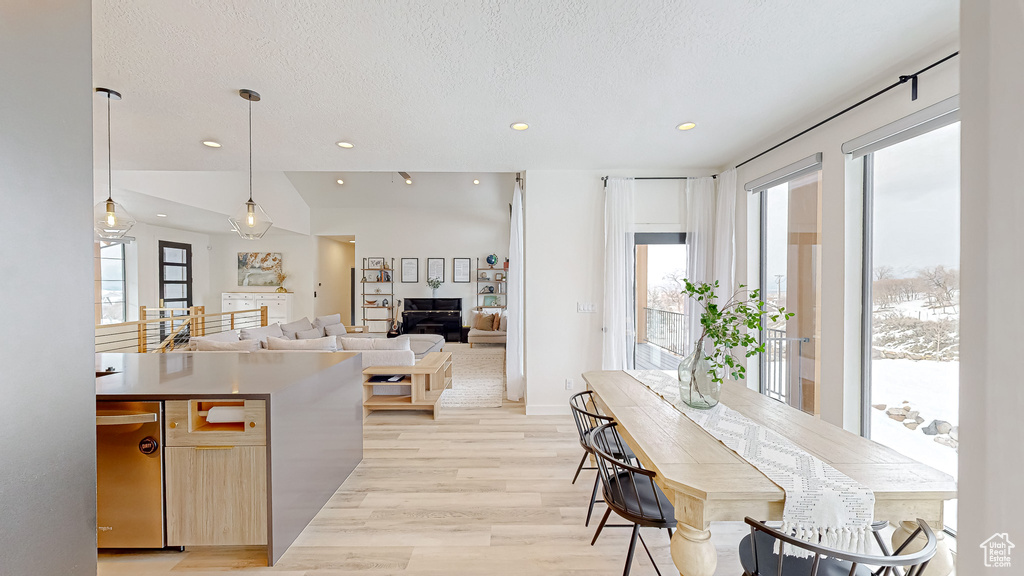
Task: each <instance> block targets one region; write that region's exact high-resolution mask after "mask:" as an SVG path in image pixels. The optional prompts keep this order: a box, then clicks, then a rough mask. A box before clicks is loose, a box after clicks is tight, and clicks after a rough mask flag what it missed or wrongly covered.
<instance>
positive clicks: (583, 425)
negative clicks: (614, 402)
mask: <svg viewBox="0 0 1024 576" xmlns="http://www.w3.org/2000/svg"><path fill="white" fill-rule="evenodd" d="M569 410H570V411H571V412H572V419H573V421H574V422H576V431H577V432H578V433H579V435H580V444H582V445H583V447H584V448H586V449H587V450H590V442H589V440H587V435H588V434H590V431H591V430H593V429H594V428H597V427H598V426H600V425H601V424H606V423H608V422H611V421H612V420H613V419H612V418H610V417H608V416H605V415H603V414H600V413H598V410H597V404H595V403H594V392H593V391H591V390H584V391H583V392H579V393H576V394H573V395H572V397H570V398H569Z"/></svg>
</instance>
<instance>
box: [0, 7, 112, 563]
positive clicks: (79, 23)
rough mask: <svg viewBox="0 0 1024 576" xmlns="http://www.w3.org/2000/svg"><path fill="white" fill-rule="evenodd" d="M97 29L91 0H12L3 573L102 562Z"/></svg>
mask: <svg viewBox="0 0 1024 576" xmlns="http://www.w3.org/2000/svg"><path fill="white" fill-rule="evenodd" d="M91 27H92V11H91V4H90V2H88V1H87V0H60V1H55V0H51V1H45V2H40V1H39V0H0V78H2V79H3V84H4V88H5V89H4V90H2V91H0V126H2V127H3V128H2V129H0V197H2V198H3V210H0V262H3V265H4V274H3V275H0V294H2V295H3V298H2V299H0V317H2V318H3V319H4V322H6V323H8V325H9V326H11V327H13V329H14V331H15V332H16V337H13V338H10V339H8V341H7V342H6V343H5V345H4V346H3V347H0V365H2V366H3V376H2V377H0V397H2V398H3V400H2V402H0V406H2V411H3V417H2V418H0V572H2V573H4V574H95V573H96V428H95V426H96V425H95V403H94V402H95V390H96V389H95V380H94V376H93V368H94V359H93V321H94V318H93V290H92V286H93V232H92V224H91V214H92V106H93V98H95V96H93V94H92V77H91V75H92V63H91V60H90V58H91V46H92V38H91V33H92V31H91ZM54 317H56V318H59V320H57V321H51V320H48V319H49V318H54Z"/></svg>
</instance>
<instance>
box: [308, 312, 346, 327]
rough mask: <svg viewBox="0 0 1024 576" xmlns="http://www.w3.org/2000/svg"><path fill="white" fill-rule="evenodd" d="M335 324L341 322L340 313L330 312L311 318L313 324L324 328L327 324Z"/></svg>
mask: <svg viewBox="0 0 1024 576" xmlns="http://www.w3.org/2000/svg"><path fill="white" fill-rule="evenodd" d="M335 324H341V314H330V315H328V316H317V317H316V320H313V326H319V327H321V328H326V327H328V326H334V325H335Z"/></svg>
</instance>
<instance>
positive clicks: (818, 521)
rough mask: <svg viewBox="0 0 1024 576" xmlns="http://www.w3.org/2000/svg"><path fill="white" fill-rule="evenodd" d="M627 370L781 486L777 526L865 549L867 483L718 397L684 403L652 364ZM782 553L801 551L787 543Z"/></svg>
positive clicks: (870, 505)
mask: <svg viewBox="0 0 1024 576" xmlns="http://www.w3.org/2000/svg"><path fill="white" fill-rule="evenodd" d="M626 373H627V374H629V375H630V376H632V377H633V378H635V379H636V380H637V381H639V382H640V383H641V384H643V385H645V386H647V387H648V388H650V389H651V390H652V391H653V392H654V393H655V394H657V395H659V396H661V397H662V398H663V399H665V401H667V402H668V403H669V404H672V405H673V406H675V407H676V409H678V410H679V411H680V412H682V413H683V415H685V416H686V417H687V418H689V419H690V420H693V422H694V423H696V424H697V425H698V426H700V427H701V428H703V429H704V430H706V431H707V432H708V433H709V434H711V435H712V436H714V437H715V438H716V439H718V440H719V441H720V442H722V443H723V444H725V445H726V446H727V447H728V448H729V449H730V450H732V451H733V452H735V453H736V454H738V455H739V456H740V457H741V458H743V459H744V460H746V461H747V462H749V463H750V464H751V465H753V466H754V467H755V468H757V469H758V471H760V472H761V473H762V474H764V475H765V476H767V477H768V479H769V480H771V481H772V482H774V483H775V484H777V485H778V486H779V487H780V488H782V489H783V490H785V492H786V502H785V506H784V508H783V512H782V521H783V526H782V530H783V531H784V532H787V533H795V534H796V537H797V538H799V539H800V540H804V541H806V542H811V543H814V544H818V545H821V546H827V547H829V548H836V549H839V550H846V551H848V552H857V553H862V554H863V553H867V552H868V549H867V547H868V537H869V535H870V531H871V521H872V516H873V512H874V508H875V495H874V493H873V492H872V491H871V490H869V489H868V488H867V487H865V486H862V485H861V484H859V483H857V482H856V481H854V480H853V479H852V478H850V477H849V476H847V475H845V474H843V473H842V472H840V471H838V470H836V469H835V468H833V467H832V466H830V465H828V464H826V463H825V462H822V461H821V460H820V459H818V458H816V457H815V456H813V455H811V454H809V453H807V451H805V450H804V449H802V448H800V447H799V446H797V445H796V444H794V443H793V442H791V441H790V440H788V439H787V438H785V437H783V436H782V435H781V434H779V433H777V432H774V431H772V430H769V429H767V428H765V427H764V426H761V425H760V424H758V423H756V422H754V421H753V420H751V419H749V418H747V417H746V416H744V415H742V414H740V413H739V412H736V411H735V410H732V409H731V408H729V407H728V406H725V405H723V404H721V403H719V404H718V405H717V406H715V407H714V408H711V409H710V410H697V409H695V408H691V407H689V406H687V405H686V403H685V402H683V401H682V399H681V398H680V395H679V381H678V380H677V379H675V378H672V377H671V376H668V375H667V374H665V373H664V372H660V371H657V370H627V371H626ZM786 553H787V554H792V555H794V556H805V555H806V554H804V553H802V551H800V550H798V549H795V547H793V546H790V547H788V548H787V549H786Z"/></svg>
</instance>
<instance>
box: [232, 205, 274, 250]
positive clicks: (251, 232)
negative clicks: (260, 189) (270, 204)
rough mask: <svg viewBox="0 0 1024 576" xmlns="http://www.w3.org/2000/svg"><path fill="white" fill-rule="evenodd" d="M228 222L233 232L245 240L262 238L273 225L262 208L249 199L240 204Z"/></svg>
mask: <svg viewBox="0 0 1024 576" xmlns="http://www.w3.org/2000/svg"><path fill="white" fill-rule="evenodd" d="M228 222H231V227H232V228H234V229H235V232H238V235H239V236H241V237H242V238H245V239H246V240H258V239H260V238H262V237H263V235H264V234H266V233H267V230H270V227H271V226H273V225H274V221H273V220H271V219H270V216H267V213H266V212H264V210H263V208H262V207H260V205H259V204H257V203H255V202H253V201H252V199H251V198H250V199H249V201H248V202H246V203H245V204H242V206H241V207H240V208H239V209H238V211H237V212H235V215H234V216H232V217H231V218H228Z"/></svg>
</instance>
